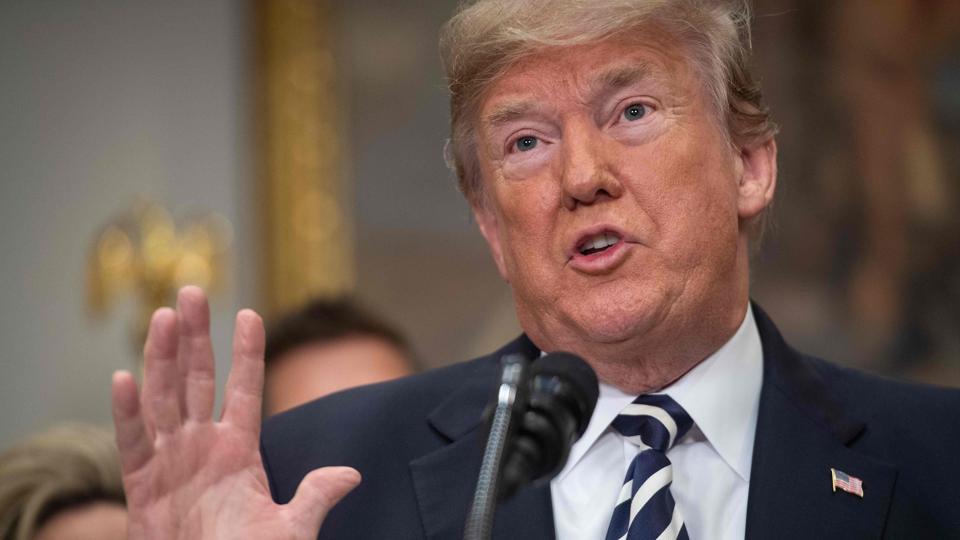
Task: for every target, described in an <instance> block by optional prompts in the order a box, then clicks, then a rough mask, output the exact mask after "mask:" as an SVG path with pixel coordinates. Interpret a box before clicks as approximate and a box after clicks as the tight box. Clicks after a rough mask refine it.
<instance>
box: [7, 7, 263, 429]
mask: <svg viewBox="0 0 960 540" xmlns="http://www.w3.org/2000/svg"><path fill="white" fill-rule="evenodd" d="M246 25H247V21H246V6H245V5H244V4H243V3H241V2H235V1H229V0H204V1H203V2H191V1H186V0H176V1H165V2H147V1H127V0H101V1H96V2H55V1H43V0H39V1H38V0H24V1H19V2H4V5H3V16H2V17H0V89H2V90H0V96H2V98H0V261H2V262H0V411H3V412H2V413H0V448H3V447H5V446H7V445H8V444H9V443H10V442H12V441H13V440H14V439H15V438H17V437H20V436H22V435H24V434H26V433H28V432H30V431H33V430H35V429H38V428H42V427H45V426H47V425H50V424H51V423H55V422H57V421H60V420H62V419H67V418H69V419H74V420H81V421H93V422H107V421H109V381H110V374H111V372H112V371H113V370H115V369H118V368H131V367H132V366H134V365H136V363H137V362H138V360H137V356H138V355H137V354H136V351H134V350H133V347H132V346H131V344H130V334H129V330H130V329H129V327H128V326H127V323H126V322H124V321H126V320H128V319H129V318H130V317H131V316H132V315H133V313H134V311H133V305H132V303H129V302H128V303H127V305H124V306H120V308H119V309H117V310H115V311H113V312H112V313H111V314H110V315H109V316H108V318H107V319H105V320H103V321H99V322H98V321H95V320H93V319H91V318H90V317H88V315H87V313H86V312H85V305H84V300H85V298H84V281H85V264H86V260H87V255H88V250H89V248H90V244H91V242H92V240H93V238H94V236H95V234H96V232H97V230H98V229H99V228H100V227H101V226H102V225H103V223H104V221H105V220H106V219H107V218H108V217H110V216H112V215H114V214H116V213H117V212H119V211H122V210H123V209H125V208H127V207H128V206H129V205H130V204H131V203H132V202H133V201H134V200H135V198H136V197H137V196H138V195H144V196H147V197H150V198H152V199H154V200H156V201H158V202H161V203H164V204H165V205H167V206H168V207H170V208H177V207H180V206H182V205H186V204H190V205H192V206H194V207H196V208H203V209H208V210H214V211H217V212H219V213H221V214H223V215H224V216H226V217H227V218H228V219H230V220H231V221H232V222H233V224H234V227H235V235H236V239H235V240H236V245H237V246H238V249H237V250H235V253H234V259H235V260H234V262H235V265H234V266H235V267H236V268H237V269H238V272H237V273H235V275H234V280H233V282H232V283H231V285H230V286H229V287H228V288H227V290H226V291H225V293H224V294H223V295H221V296H220V297H218V298H216V299H214V301H213V321H214V328H213V335H214V340H215V348H216V349H217V350H218V351H220V352H229V340H230V334H231V326H232V313H233V312H234V311H235V310H236V309H237V308H239V307H242V306H243V305H244V304H246V303H249V302H250V301H251V300H252V298H251V294H250V293H251V292H252V291H254V290H255V288H254V286H253V284H254V276H253V272H252V270H251V265H250V264H248V263H246V262H245V261H250V260H251V253H250V249H251V248H250V242H249V239H250V237H251V233H250V228H251V225H252V224H251V223H250V215H249V212H247V208H248V207H249V206H250V205H251V202H252V201H250V200H249V195H248V193H247V192H248V189H247V186H248V184H249V179H248V175H249V166H248V165H247V163H246V162H247V156H248V155H249V152H248V149H247V146H248V141H247V139H246V132H247V125H246V123H247V120H246V118H247V105H248V104H247V99H248V98H247V96H246V94H245V91H244V89H245V88H246V86H247V85H246V77H247V73H246V48H247V46H248V44H247V39H248V38H247V31H246ZM224 360H226V359H225V358H221V359H220V362H219V364H220V365H218V371H219V375H220V378H221V381H222V380H223V376H224V375H225V373H224V372H225V369H224V366H225V363H224Z"/></svg>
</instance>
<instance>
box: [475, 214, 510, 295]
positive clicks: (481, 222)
mask: <svg viewBox="0 0 960 540" xmlns="http://www.w3.org/2000/svg"><path fill="white" fill-rule="evenodd" d="M472 210H473V218H474V219H476V220H477V225H478V226H479V227H480V234H482V235H483V238H484V239H485V240H486V241H487V246H488V247H489V248H490V254H491V255H493V262H494V263H496V265H497V270H498V271H499V272H500V276H501V277H503V279H504V280H505V281H506V282H507V283H509V282H510V277H509V275H508V274H507V265H506V264H505V263H504V259H503V250H502V249H501V246H500V225H499V222H498V221H497V215H496V213H495V212H494V211H493V210H492V209H490V208H488V207H487V206H486V205H485V204H484V203H479V204H477V205H474V206H473V207H472Z"/></svg>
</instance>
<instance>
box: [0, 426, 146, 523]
mask: <svg viewBox="0 0 960 540" xmlns="http://www.w3.org/2000/svg"><path fill="white" fill-rule="evenodd" d="M126 537H127V510H126V500H125V498H124V493H123V484H122V482H121V478H120V460H119V457H118V455H117V449H116V446H115V445H114V442H113V436H112V434H111V433H110V432H109V431H106V430H103V429H100V428H96V427H92V426H86V425H79V424H78V425H64V426H59V427H55V428H52V429H50V430H48V431H44V432H42V433H39V434H36V435H34V436H32V437H30V438H28V439H26V440H25V441H23V442H21V443H20V444H18V445H16V446H14V447H13V448H10V449H9V450H7V451H6V452H4V453H3V454H0V538H2V540H121V539H123V538H126Z"/></svg>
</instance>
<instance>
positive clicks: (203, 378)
mask: <svg viewBox="0 0 960 540" xmlns="http://www.w3.org/2000/svg"><path fill="white" fill-rule="evenodd" d="M177 317H178V318H177V323H178V324H177V326H178V328H179V331H180V339H179V347H178V353H177V365H178V368H179V372H180V376H181V378H182V379H183V381H184V382H183V384H181V385H180V386H179V388H178V389H179V390H180V393H179V400H180V414H181V415H182V416H183V417H184V418H187V419H190V420H195V421H197V422H209V421H210V419H211V416H212V414H213V400H214V394H215V392H216V379H215V372H214V364H213V346H212V345H211V344H210V307H209V305H208V304H207V297H206V295H205V294H204V293H203V290H202V289H200V287H184V288H182V289H180V292H179V294H177Z"/></svg>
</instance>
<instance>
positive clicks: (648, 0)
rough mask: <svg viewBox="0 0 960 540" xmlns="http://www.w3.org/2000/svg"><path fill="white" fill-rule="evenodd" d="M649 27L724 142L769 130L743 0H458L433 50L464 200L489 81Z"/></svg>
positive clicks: (475, 184)
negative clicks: (680, 61)
mask: <svg viewBox="0 0 960 540" xmlns="http://www.w3.org/2000/svg"><path fill="white" fill-rule="evenodd" d="M651 30H656V31H659V32H663V33H666V35H669V36H670V37H671V39H675V40H676V43H677V44H678V45H679V46H680V47H683V48H684V49H682V50H684V51H685V52H686V53H687V54H688V55H689V58H690V59H691V62H692V65H693V67H694V68H695V70H696V71H697V72H698V73H699V75H700V76H701V77H702V79H703V81H704V82H705V83H706V85H707V87H708V89H709V96H710V99H711V100H712V101H713V105H714V108H715V110H716V112H717V120H718V121H719V124H720V125H721V126H723V128H724V132H725V134H726V136H727V139H728V142H729V143H730V144H732V145H735V146H737V147H742V146H746V145H749V144H752V143H755V142H761V141H763V140H766V139H768V138H770V137H772V136H773V135H774V134H775V133H776V131H777V127H776V125H775V124H774V123H773V121H772V120H771V119H770V115H769V111H768V109H767V106H766V105H765V104H764V102H763V97H762V94H761V91H760V85H759V84H758V82H757V81H756V79H755V78H754V75H753V74H752V71H751V67H750V61H751V45H750V8H749V4H748V2H747V0H475V1H467V2H465V3H463V4H462V5H461V6H460V9H459V10H458V11H457V13H456V14H455V15H454V16H453V18H452V19H450V20H449V21H448V22H447V24H446V25H445V26H444V28H443V30H442V32H441V37H440V52H441V56H442V58H443V64H444V69H445V70H446V75H447V82H448V84H449V88H450V124H451V138H450V141H449V143H448V145H447V148H446V154H447V161H448V164H449V165H450V167H451V168H452V169H453V170H454V171H455V173H456V175H457V180H458V183H459V187H460V191H462V192H463V194H464V196H466V198H467V200H468V201H469V202H470V204H471V205H475V206H476V205H479V204H481V203H482V202H483V197H482V196H483V184H482V182H481V179H480V172H479V164H478V161H477V160H478V156H477V145H476V133H475V120H476V118H475V117H476V114H477V112H478V108H479V106H480V101H481V100H482V97H483V94H484V92H485V91H486V89H488V88H489V87H490V85H491V84H492V83H493V82H495V81H496V80H497V78H498V77H499V76H501V75H502V74H503V73H504V72H505V71H506V70H508V69H509V68H510V66H512V65H513V64H514V63H516V62H517V61H518V60H520V59H522V58H524V57H526V56H529V55H531V54H535V53H537V52H538V51H542V50H543V49H545V48H553V47H569V46H574V45H582V44H585V43H593V42H598V41H603V40H605V39H608V38H612V37H615V36H629V35H631V34H636V35H638V36H643V35H650V31H651Z"/></svg>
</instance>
